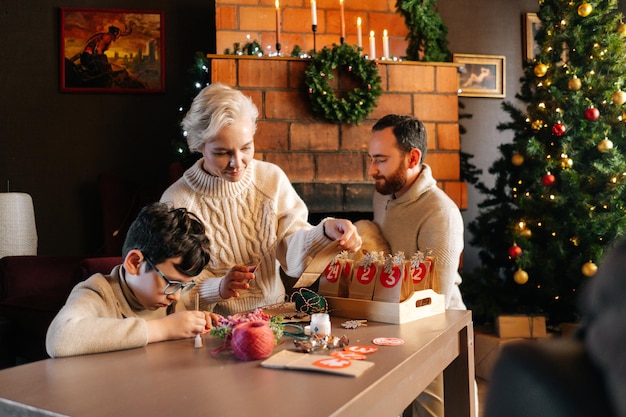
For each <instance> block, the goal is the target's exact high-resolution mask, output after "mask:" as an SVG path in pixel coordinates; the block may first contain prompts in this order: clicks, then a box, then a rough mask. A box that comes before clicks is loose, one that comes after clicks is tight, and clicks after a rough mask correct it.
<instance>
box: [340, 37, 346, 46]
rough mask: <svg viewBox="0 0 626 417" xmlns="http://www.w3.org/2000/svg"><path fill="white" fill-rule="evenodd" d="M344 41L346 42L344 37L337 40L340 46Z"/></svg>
mask: <svg viewBox="0 0 626 417" xmlns="http://www.w3.org/2000/svg"><path fill="white" fill-rule="evenodd" d="M345 41H346V40H345V39H344V37H343V36H342V37H340V38H339V43H340V44H341V45H343V44H344V42H345Z"/></svg>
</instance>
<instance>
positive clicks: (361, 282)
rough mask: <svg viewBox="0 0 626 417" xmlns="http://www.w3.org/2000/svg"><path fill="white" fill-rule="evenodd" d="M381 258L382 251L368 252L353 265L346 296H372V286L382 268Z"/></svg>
mask: <svg viewBox="0 0 626 417" xmlns="http://www.w3.org/2000/svg"><path fill="white" fill-rule="evenodd" d="M383 259H384V257H383V253H382V252H369V253H366V254H365V256H364V257H363V259H361V260H360V261H359V262H357V263H355V264H354V265H353V268H352V277H351V278H350V287H349V289H350V290H349V294H348V297H350V298H358V299H361V300H371V299H372V298H373V297H374V286H375V284H376V279H377V278H378V274H379V271H380V270H381V269H382V265H383Z"/></svg>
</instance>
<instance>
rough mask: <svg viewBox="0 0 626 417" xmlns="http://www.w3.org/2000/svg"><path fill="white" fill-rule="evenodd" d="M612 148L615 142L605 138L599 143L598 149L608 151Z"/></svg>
mask: <svg viewBox="0 0 626 417" xmlns="http://www.w3.org/2000/svg"><path fill="white" fill-rule="evenodd" d="M611 149H613V142H611V140H610V139H608V138H604V139H602V140H601V141H600V142H599V143H598V150H599V151H600V152H606V151H608V150H611Z"/></svg>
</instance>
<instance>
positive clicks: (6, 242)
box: [0, 193, 37, 258]
mask: <svg viewBox="0 0 626 417" xmlns="http://www.w3.org/2000/svg"><path fill="white" fill-rule="evenodd" d="M12 255H37V228H36V227H35V210H34V208H33V199H32V198H31V197H30V195H28V194H25V193H0V258H1V257H3V256H12Z"/></svg>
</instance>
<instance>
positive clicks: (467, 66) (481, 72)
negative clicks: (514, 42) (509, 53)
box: [452, 54, 506, 98]
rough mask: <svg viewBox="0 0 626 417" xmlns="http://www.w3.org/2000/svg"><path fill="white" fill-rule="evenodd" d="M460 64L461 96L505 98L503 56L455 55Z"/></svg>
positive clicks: (455, 59) (453, 58) (454, 60)
mask: <svg viewBox="0 0 626 417" xmlns="http://www.w3.org/2000/svg"><path fill="white" fill-rule="evenodd" d="M452 60H453V62H455V63H457V64H459V65H458V70H459V96H461V97H490V98H503V97H504V96H505V95H506V89H505V79H506V78H505V73H506V71H505V60H506V58H505V57H504V56H503V55H470V54H454V55H453V57H452Z"/></svg>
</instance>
